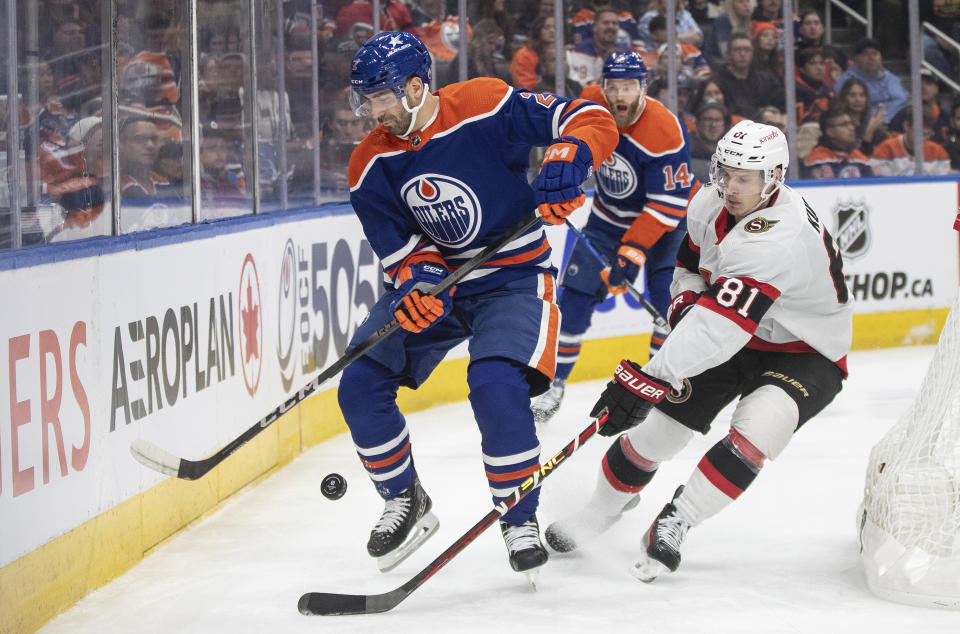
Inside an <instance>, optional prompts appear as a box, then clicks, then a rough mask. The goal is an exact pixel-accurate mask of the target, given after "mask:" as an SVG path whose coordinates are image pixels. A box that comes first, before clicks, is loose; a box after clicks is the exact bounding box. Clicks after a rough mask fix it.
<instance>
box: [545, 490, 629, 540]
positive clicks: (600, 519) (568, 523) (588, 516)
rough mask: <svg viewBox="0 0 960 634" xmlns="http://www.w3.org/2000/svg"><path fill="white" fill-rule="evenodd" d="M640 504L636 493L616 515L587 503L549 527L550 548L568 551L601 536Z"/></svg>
mask: <svg viewBox="0 0 960 634" xmlns="http://www.w3.org/2000/svg"><path fill="white" fill-rule="evenodd" d="M638 504H640V496H639V495H635V496H633V497H632V498H630V501H629V502H627V503H626V504H624V505H623V508H622V509H620V512H619V513H617V514H616V515H607V514H605V513H604V512H603V511H602V510H601V509H599V508H598V507H597V506H596V505H594V504H587V505H586V506H585V507H583V508H582V509H580V510H579V511H577V512H576V513H574V514H573V515H571V516H569V517H567V518H564V519H562V520H558V521H556V522H553V523H552V524H550V526H548V527H547V530H546V532H545V533H544V535H545V536H546V538H547V543H548V544H550V548H552V549H554V550H555V551H557V552H558V553H568V552H570V551H572V550H576V548H577V547H579V546H581V545H583V544H585V543H587V542H589V541H590V540H592V539H594V538H596V537H599V536H600V535H601V534H603V533H605V532H606V531H607V529H609V528H610V527H611V526H613V525H614V524H615V523H617V521H618V520H619V519H620V516H621V515H623V513H624V511H629V510H630V509H632V508H636V506H637V505H638Z"/></svg>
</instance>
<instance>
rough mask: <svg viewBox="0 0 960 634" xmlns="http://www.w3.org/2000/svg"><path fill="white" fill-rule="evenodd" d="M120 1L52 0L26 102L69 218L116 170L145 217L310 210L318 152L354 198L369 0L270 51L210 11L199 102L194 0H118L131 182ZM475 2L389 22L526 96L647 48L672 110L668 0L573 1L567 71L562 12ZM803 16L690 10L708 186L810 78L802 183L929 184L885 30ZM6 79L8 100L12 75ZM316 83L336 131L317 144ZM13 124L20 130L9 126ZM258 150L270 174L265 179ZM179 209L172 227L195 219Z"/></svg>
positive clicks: (384, 8)
mask: <svg viewBox="0 0 960 634" xmlns="http://www.w3.org/2000/svg"><path fill="white" fill-rule="evenodd" d="M105 1H106V0H74V1H71V0H39V3H40V15H41V16H43V18H44V19H43V20H41V22H40V24H41V27H40V33H39V40H40V44H41V55H40V62H39V63H38V64H37V65H36V68H35V72H36V78H37V79H36V81H37V85H38V90H37V93H38V95H39V99H38V101H37V102H36V103H34V104H27V106H25V107H23V108H21V117H20V124H21V126H22V128H23V131H24V132H23V134H22V135H21V138H22V140H23V143H24V147H25V148H30V147H35V148H37V150H36V151H37V153H38V154H39V156H37V157H35V158H36V163H37V164H38V165H39V172H40V180H41V181H42V184H43V186H42V192H43V195H44V196H45V197H46V198H47V199H48V200H52V201H55V202H57V203H58V204H60V205H61V206H62V207H63V209H64V214H65V223H66V224H67V225H68V226H77V227H83V226H86V225H88V224H89V223H90V222H91V221H92V220H93V219H94V218H96V217H97V214H99V213H100V210H101V209H103V207H104V205H105V203H106V202H108V201H109V196H110V192H111V191H112V190H113V183H112V179H113V178H116V179H117V185H118V188H117V191H119V194H120V197H121V202H122V203H124V204H127V203H128V202H129V204H130V210H131V211H130V214H135V213H138V212H136V211H135V210H136V209H140V208H141V207H138V205H140V203H141V202H142V201H145V200H146V201H153V202H156V201H161V202H162V203H163V205H162V206H163V207H165V208H166V209H168V210H169V209H182V210H189V207H190V203H189V201H190V198H191V197H192V196H199V197H200V199H201V200H202V207H203V209H204V214H205V216H204V217H206V218H215V217H219V216H220V215H230V214H235V213H243V212H244V209H246V210H247V211H249V209H250V208H251V206H252V203H251V200H252V197H253V180H254V179H256V180H258V182H259V186H260V195H261V200H262V201H264V204H265V205H266V206H267V207H269V204H270V201H271V200H279V197H280V191H281V189H282V190H283V191H284V192H285V193H286V194H285V195H287V196H289V197H290V198H292V199H297V198H298V197H302V198H303V199H304V200H310V201H313V200H314V199H315V197H316V195H317V193H318V192H317V191H316V190H315V187H316V186H317V174H316V173H315V162H314V156H315V153H317V152H318V153H319V155H320V172H319V188H320V192H321V194H322V195H321V198H322V197H323V196H324V195H326V196H329V197H330V199H340V200H342V199H344V198H345V197H346V194H347V183H346V174H345V165H346V162H347V160H348V158H349V155H350V152H351V151H352V149H353V147H355V146H356V144H357V143H358V142H359V141H360V140H361V139H362V138H363V136H364V134H366V132H368V131H369V130H370V129H371V128H372V127H373V125H374V123H375V122H373V121H369V120H360V119H356V118H354V117H353V114H352V112H351V111H350V108H349V104H348V103H347V92H346V87H347V86H348V76H349V71H350V59H351V57H352V55H353V53H354V52H355V51H356V50H357V48H358V47H359V46H360V45H361V44H362V43H363V42H364V41H365V40H366V39H367V38H368V37H370V36H371V35H372V34H373V33H374V19H373V18H374V16H373V5H372V2H370V0H321V1H320V2H318V3H317V18H318V22H317V29H316V31H315V32H314V30H313V27H312V22H311V6H310V0H286V1H284V2H283V3H282V24H280V25H277V21H278V20H280V18H279V17H278V16H277V15H270V14H269V12H266V10H265V9H262V8H261V9H259V10H258V16H257V20H258V25H257V29H258V38H259V40H258V41H259V42H261V43H262V44H263V45H262V47H261V45H260V44H258V45H257V46H258V48H257V50H256V54H255V55H251V52H250V38H249V26H250V25H249V24H245V23H244V21H245V20H246V18H245V16H246V13H247V10H248V3H246V2H241V1H239V0H216V1H214V0H200V2H199V3H198V5H197V8H198V16H199V20H198V24H199V25H200V26H199V31H198V76H197V80H198V96H197V103H196V104H193V105H192V106H190V104H189V102H187V101H185V93H186V92H187V91H186V88H185V86H184V83H183V79H184V68H183V66H184V64H185V60H186V59H188V57H187V51H188V48H187V40H188V37H187V35H188V30H187V29H188V27H187V17H186V16H185V15H183V14H182V9H183V7H182V4H183V3H179V2H175V1H174V0H119V2H118V3H117V6H116V20H115V23H114V29H113V40H114V43H115V46H116V49H115V51H116V65H117V95H118V109H117V113H118V124H119V125H118V128H117V129H118V131H119V136H118V138H117V143H116V146H117V149H118V153H119V172H118V173H117V174H116V175H115V176H114V175H112V174H111V170H110V161H109V160H108V159H106V158H105V157H104V151H103V147H102V143H103V142H102V139H103V130H102V116H103V100H104V98H105V97H106V95H105V93H104V91H105V87H104V68H103V60H104V55H103V47H104V46H105V45H106V43H107V42H109V38H108V37H107V35H108V34H107V33H106V32H105V29H104V28H103V25H102V22H101V20H102V15H103V12H102V8H103V7H102V3H103V2H105ZM808 4H810V5H813V6H807V5H808ZM929 4H931V3H929V2H927V3H923V2H922V3H921V5H923V7H922V11H925V16H926V18H925V19H930V20H931V21H934V23H935V24H939V25H940V26H942V27H943V29H942V30H943V31H944V32H946V33H947V34H948V35H953V36H956V35H960V34H958V33H956V29H957V28H960V27H957V24H960V20H958V18H957V16H952V21H951V20H948V19H947V18H949V17H951V16H946V15H941V13H942V7H940V5H939V4H937V3H933V4H934V5H935V6H934V7H933V8H932V9H930V8H929V7H927V6H926V5H929ZM795 6H796V5H795ZM467 7H468V16H467V19H466V20H461V16H458V15H457V2H456V1H455V0H402V1H401V0H382V1H381V2H380V9H381V13H380V15H379V26H380V28H381V29H390V30H406V31H410V32H412V33H414V34H416V35H417V36H419V37H420V38H421V39H422V40H423V41H424V42H425V43H426V44H427V46H428V48H429V50H430V52H431V54H432V56H433V61H434V74H433V76H434V84H435V85H433V86H431V88H432V89H437V88H440V87H442V86H444V85H446V84H449V83H452V82H455V81H458V80H459V79H460V59H459V43H460V38H461V37H466V38H467V53H468V55H467V60H466V70H467V77H468V78H470V77H476V76H490V77H499V78H500V79H503V80H504V81H506V82H508V83H509V84H511V85H513V86H515V87H517V88H525V89H530V90H536V91H549V92H553V91H555V90H556V89H557V77H558V74H559V77H560V83H561V84H562V90H563V91H564V92H565V94H567V95H578V94H579V93H580V91H581V90H582V89H583V87H585V86H587V85H590V84H594V83H597V82H598V81H599V80H600V72H601V69H602V66H603V62H604V61H605V59H606V58H607V56H608V55H609V54H610V53H611V52H613V51H623V50H635V51H638V52H639V53H640V54H641V55H642V56H643V58H644V60H645V61H646V64H647V66H648V68H649V71H650V76H649V82H648V94H649V95H650V96H651V97H653V98H656V99H661V100H666V90H667V86H668V82H667V79H668V78H667V76H666V74H667V57H666V54H667V47H668V45H667V18H666V3H665V1H664V0H652V1H646V0H580V1H578V0H567V1H565V3H564V9H565V11H564V15H565V16H567V17H566V20H565V24H563V25H560V26H561V27H562V28H563V29H564V34H565V38H564V39H565V43H566V51H567V52H566V56H565V59H564V67H563V68H561V69H558V68H556V66H557V64H556V56H555V44H556V38H557V31H558V25H557V24H555V21H554V5H553V2H552V1H550V0H485V1H484V2H479V1H476V0H472V1H470V2H468V4H467ZM799 7H800V12H799V13H798V14H796V15H793V16H787V18H786V19H785V17H784V15H783V5H782V0H681V1H678V2H677V5H676V12H675V13H676V30H677V38H676V40H677V54H678V57H677V66H676V68H677V69H678V71H679V74H678V77H677V85H678V102H679V103H678V108H679V112H678V114H679V115H680V116H681V117H682V119H683V120H684V122H685V123H686V125H687V127H688V129H689V131H690V139H691V149H692V156H693V163H694V164H693V168H694V172H695V174H696V175H697V176H698V177H699V178H701V179H706V178H708V174H707V170H708V165H709V157H710V155H711V154H712V152H713V150H714V148H715V147H716V142H717V140H718V139H719V138H720V137H721V136H722V135H723V134H724V133H725V132H726V131H727V130H729V129H730V127H731V126H732V125H734V124H735V123H736V122H737V121H739V120H740V119H742V118H752V119H757V120H767V122H771V123H773V124H774V125H778V126H780V127H783V128H785V126H786V116H785V115H784V111H785V108H786V107H787V104H786V103H785V85H786V82H788V81H792V82H794V84H795V87H796V116H797V123H798V126H799V129H798V136H797V151H798V154H799V156H800V167H801V176H802V177H815V178H851V177H863V176H888V175H891V176H900V175H908V174H912V173H913V171H914V166H913V161H912V156H913V152H914V147H913V138H912V119H911V116H910V114H911V111H910V107H909V103H910V102H909V94H908V91H907V89H906V88H907V87H906V86H904V83H903V81H902V80H901V78H900V77H898V76H897V75H895V74H893V73H891V72H890V71H889V70H888V69H887V68H885V66H884V53H883V50H884V47H883V46H882V45H881V44H880V43H879V42H877V41H876V40H872V39H867V38H862V39H859V40H858V41H856V42H855V43H854V42H842V43H834V44H828V43H826V42H825V41H824V24H823V16H822V14H821V13H820V12H819V10H820V9H822V3H820V2H816V3H813V2H811V3H804V2H800V3H799ZM928 9H929V10H928ZM271 11H272V10H271ZM938 12H939V13H938ZM261 14H262V15H261ZM785 29H792V32H793V34H794V36H795V41H796V54H795V59H794V61H795V73H794V76H793V77H789V78H788V77H786V76H785V64H784V62H785V60H784V38H785ZM278 40H282V41H278ZM838 44H839V45H838ZM924 44H925V50H926V55H927V58H928V60H929V61H930V62H931V63H932V64H934V65H935V67H936V68H937V69H938V70H939V71H940V72H942V73H944V75H946V76H949V77H953V78H958V79H960V71H958V64H957V61H958V60H957V59H956V58H955V57H953V56H952V53H951V50H952V49H945V48H943V47H942V46H941V45H940V42H938V41H937V40H936V38H933V39H930V38H926V39H925V40H924ZM851 45H852V46H851ZM314 46H315V47H316V50H317V58H316V68H314V63H315V62H314V53H313V50H314ZM845 51H847V52H849V53H850V55H849V57H848V55H847V53H846V52H845ZM251 60H256V64H257V68H256V69H255V70H256V74H257V78H258V87H257V91H256V93H257V94H256V95H250V94H249V93H250V91H249V89H248V90H245V88H248V86H249V77H250V75H251V69H250V64H251ZM24 68H26V67H24ZM4 72H5V70H4ZM315 76H316V79H315ZM0 83H2V86H0V88H2V89H3V90H4V91H5V90H6V77H5V74H4V75H3V76H0ZM21 84H22V81H21ZM315 89H316V90H317V91H318V95H317V98H318V99H319V107H320V117H319V118H320V120H319V128H320V133H319V135H316V134H315V133H314V125H315V120H314V99H315V96H314V90H315ZM922 101H923V106H922V113H921V114H922V117H921V118H922V121H923V139H924V147H923V154H924V165H925V173H927V174H944V173H948V172H957V171H960V97H958V95H957V94H952V93H949V90H948V89H947V88H946V86H945V85H944V84H943V83H942V82H941V81H940V79H939V78H938V77H937V76H936V75H935V74H933V73H931V72H929V71H925V72H924V74H923V76H922ZM188 107H193V108H195V109H196V110H197V113H198V115H199V116H198V118H199V123H200V128H199V130H198V134H197V136H198V139H199V144H200V147H199V155H200V176H201V178H200V182H199V187H200V191H199V192H191V191H188V189H189V188H190V184H189V183H190V181H191V180H192V179H189V178H186V179H185V178H184V173H185V169H184V166H185V165H189V162H188V158H189V157H186V158H185V151H186V150H185V148H187V147H189V146H188V142H189V138H185V137H187V136H188V135H186V134H185V132H184V130H185V128H184V123H183V122H184V117H185V113H186V112H187V108H188ZM254 117H256V122H257V126H256V127H257V138H256V139H253V138H252V134H253V133H252V126H251V123H252V120H253V118H254ZM0 119H3V120H4V121H3V123H4V125H5V124H6V120H5V119H6V118H5V117H0ZM0 132H3V131H2V130H0ZM31 134H34V135H36V136H37V139H36V142H33V140H32V139H31ZM254 152H256V153H257V156H258V158H259V174H256V175H254V174H252V173H251V172H252V165H253V160H252V157H253V153H254ZM281 155H282V156H281ZM31 158H34V157H31ZM154 207H156V205H154ZM220 208H222V209H223V211H222V212H218V209H220ZM178 213H180V215H179V216H178V215H176V214H174V216H173V217H174V218H180V219H181V220H183V219H184V218H185V219H186V220H189V216H183V214H182V213H181V212H178ZM159 218H160V219H159V220H158V219H156V218H154V219H153V220H151V219H150V218H149V215H145V216H144V217H143V218H141V219H138V218H136V217H134V216H133V215H131V216H130V218H129V220H128V222H126V223H125V224H124V226H125V227H126V228H127V229H128V230H133V229H140V228H149V227H150V226H156V224H170V223H171V216H170V214H169V213H168V214H167V216H166V217H163V216H162V215H161V216H160V217H159Z"/></svg>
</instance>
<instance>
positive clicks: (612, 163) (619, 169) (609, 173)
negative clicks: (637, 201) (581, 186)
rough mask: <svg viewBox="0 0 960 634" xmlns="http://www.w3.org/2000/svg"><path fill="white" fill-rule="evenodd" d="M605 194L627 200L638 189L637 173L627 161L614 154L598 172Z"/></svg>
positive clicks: (602, 164) (601, 165)
mask: <svg viewBox="0 0 960 634" xmlns="http://www.w3.org/2000/svg"><path fill="white" fill-rule="evenodd" d="M597 180H599V181H600V186H601V188H603V192H604V193H605V194H607V195H608V196H610V197H612V198H618V199H623V198H627V197H628V196H630V194H632V193H633V192H634V191H636V189H637V173H636V171H635V170H634V169H633V166H632V165H630V162H629V161H627V159H625V158H623V157H622V156H621V155H620V154H617V153H616V152H614V153H613V154H611V155H610V158H608V159H607V160H606V161H604V162H603V163H601V164H600V168H599V169H598V170H597Z"/></svg>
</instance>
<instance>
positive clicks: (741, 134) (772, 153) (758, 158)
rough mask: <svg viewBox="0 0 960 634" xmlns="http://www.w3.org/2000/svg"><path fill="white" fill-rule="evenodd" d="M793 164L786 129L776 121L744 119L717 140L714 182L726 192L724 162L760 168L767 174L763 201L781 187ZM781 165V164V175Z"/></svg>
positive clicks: (747, 167) (738, 166)
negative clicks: (780, 127)
mask: <svg viewBox="0 0 960 634" xmlns="http://www.w3.org/2000/svg"><path fill="white" fill-rule="evenodd" d="M789 165H790V149H789V147H787V137H786V136H784V134H783V132H781V131H780V130H779V129H777V128H775V127H773V126H772V125H766V124H764V123H756V122H754V121H750V120H747V119H744V120H743V121H741V122H740V123H738V124H737V125H735V126H733V127H732V128H730V130H728V131H727V133H726V134H724V135H723V138H721V139H720V140H719V141H717V149H716V151H715V152H714V153H713V158H712V159H711V161H710V182H712V183H714V184H716V185H717V188H718V190H719V191H720V192H721V195H722V193H723V186H722V183H721V181H720V176H721V173H720V166H726V167H734V168H737V169H745V170H760V171H761V173H762V174H763V190H762V191H761V193H760V204H761V205H762V204H763V203H765V202H766V201H767V200H769V198H770V197H771V196H773V194H774V193H775V192H776V191H777V190H778V189H780V186H781V185H782V184H783V181H784V179H785V178H786V175H787V167H788V166H789ZM778 167H779V168H781V170H780V175H779V177H778V176H777V168H778ZM758 206H759V205H758Z"/></svg>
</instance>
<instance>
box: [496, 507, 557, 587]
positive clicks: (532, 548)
mask: <svg viewBox="0 0 960 634" xmlns="http://www.w3.org/2000/svg"><path fill="white" fill-rule="evenodd" d="M500 532H502V533H503V541H504V542H505V543H506V544H507V552H508V553H509V555H510V567H511V568H513V569H514V570H516V571H517V572H522V573H524V574H525V575H526V577H527V581H528V582H529V583H530V585H531V587H532V588H533V589H534V590H536V589H537V580H538V578H539V568H540V566H542V565H543V564H545V563H547V559H548V558H549V555H548V554H547V549H546V548H544V547H543V543H541V541H540V524H539V523H538V522H537V515H536V513H534V514H533V515H531V516H530V519H528V520H527V521H526V522H524V523H523V524H520V525H519V526H511V525H510V524H507V523H506V522H504V521H501V522H500Z"/></svg>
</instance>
